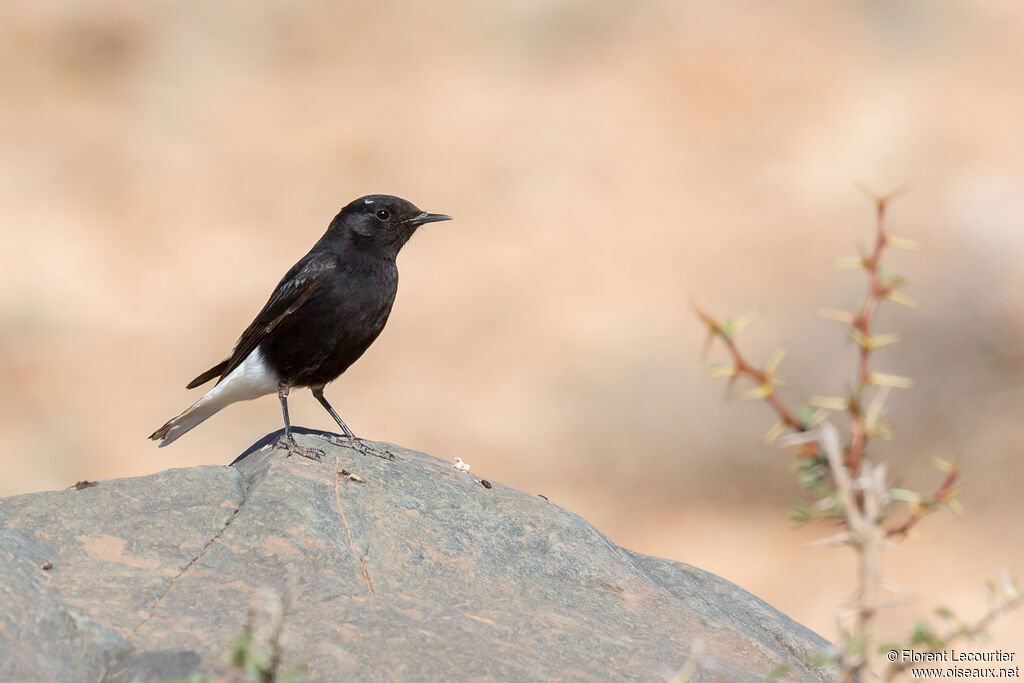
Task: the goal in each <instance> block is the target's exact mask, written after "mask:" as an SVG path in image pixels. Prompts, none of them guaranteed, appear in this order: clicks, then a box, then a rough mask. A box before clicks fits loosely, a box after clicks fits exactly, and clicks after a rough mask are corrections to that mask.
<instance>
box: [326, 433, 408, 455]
mask: <svg viewBox="0 0 1024 683" xmlns="http://www.w3.org/2000/svg"><path fill="white" fill-rule="evenodd" d="M322 436H323V439H324V440H325V441H327V442H328V443H330V444H332V445H334V446H340V447H342V448H353V449H355V450H357V451H359V452H360V453H362V454H363V455H373V456H376V457H378V458H383V459H385V460H394V459H395V456H394V455H393V454H391V453H390V452H388V451H385V450H382V449H380V448H376V447H375V446H369V445H367V444H366V443H365V442H364V441H363V440H362V439H360V438H359V437H355V438H350V437H347V436H337V435H335V434H324V435H322Z"/></svg>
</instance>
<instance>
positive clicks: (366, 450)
mask: <svg viewBox="0 0 1024 683" xmlns="http://www.w3.org/2000/svg"><path fill="white" fill-rule="evenodd" d="M312 391H313V395H314V396H316V400H318V401H320V405H322V406H323V407H324V408H326V409H327V412H328V413H330V414H331V417H333V418H334V421H335V422H337V423H338V426H339V427H341V431H343V432H345V437H344V439H345V441H344V442H342V441H340V440H339V439H338V438H337V437H334V436H326V435H325V436H324V438H325V439H327V440H328V441H330V442H331V443H332V444H334V445H336V446H351V447H352V448H354V449H356V450H357V451H359V452H360V453H362V454H363V455H375V456H377V457H378V458H385V459H387V460H394V459H395V456H393V455H391V453H388V452H387V451H382V450H381V449H379V448H374V447H373V446H368V445H366V443H364V442H363V440H362V439H360V438H358V437H356V435H355V434H353V433H352V430H351V429H349V428H348V425H347V424H345V421H344V420H342V419H341V416H340V415H338V413H337V411H335V410H334V408H332V407H331V404H330V403H328V402H327V397H325V396H324V388H323V387H315V388H313V389H312Z"/></svg>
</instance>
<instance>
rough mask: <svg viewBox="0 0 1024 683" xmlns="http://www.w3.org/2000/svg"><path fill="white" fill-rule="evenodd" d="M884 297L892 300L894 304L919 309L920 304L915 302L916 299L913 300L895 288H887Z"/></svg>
mask: <svg viewBox="0 0 1024 683" xmlns="http://www.w3.org/2000/svg"><path fill="white" fill-rule="evenodd" d="M885 298H886V299H888V300H889V301H891V302H893V303H894V304H900V305H901V306H906V307H907V308H913V309H914V310H920V309H921V304H919V303H917V301H915V300H914V299H913V298H911V297H910V296H908V295H906V294H904V293H903V292H900V291H897V290H895V289H892V290H889V292H888V293H887V294H886V295H885Z"/></svg>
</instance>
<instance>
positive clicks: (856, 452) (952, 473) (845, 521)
mask: <svg viewBox="0 0 1024 683" xmlns="http://www.w3.org/2000/svg"><path fill="white" fill-rule="evenodd" d="M904 191H905V190H904V189H899V190H896V191H895V192H891V193H889V194H887V195H884V196H877V195H874V194H872V193H871V192H868V191H866V190H865V192H866V193H867V194H868V196H869V197H870V198H871V200H872V201H873V203H874V206H875V212H876V226H875V235H874V242H873V244H872V246H871V248H870V249H866V250H862V251H861V253H860V254H859V255H858V256H855V257H851V258H845V259H840V260H839V262H838V263H837V265H839V266H840V267H847V268H858V269H861V270H863V271H864V273H865V275H866V276H867V293H866V295H865V296H864V298H863V299H862V300H861V302H860V304H859V305H858V306H857V308H856V310H854V311H852V312H851V311H839V310H831V309H823V310H822V311H821V314H822V316H823V317H825V318H828V319H831V320H835V321H838V322H840V323H841V324H842V325H844V327H845V328H846V333H847V335H848V336H849V337H850V338H851V339H852V340H853V342H854V343H855V344H857V346H858V355H857V358H858V360H857V365H856V368H855V371H854V377H853V382H852V384H851V388H850V390H849V391H848V393H847V395H846V396H841V397H832V396H811V397H809V398H808V399H807V400H806V401H804V403H803V404H802V405H801V406H800V408H799V410H796V411H794V410H791V409H790V408H789V407H788V405H787V404H786V402H785V401H784V400H783V398H782V397H781V396H780V395H779V393H778V391H777V387H779V386H781V385H782V384H783V382H782V378H781V376H780V375H779V367H780V365H781V363H782V359H783V356H784V355H785V354H784V352H783V351H781V350H780V351H776V352H775V353H774V354H773V355H772V357H771V358H770V360H769V361H768V362H767V363H766V364H765V365H764V367H758V366H756V365H754V364H752V363H751V362H749V361H748V360H747V359H746V358H745V357H744V356H743V354H742V353H741V352H740V350H739V347H738V346H737V342H736V337H737V335H738V334H739V332H740V331H741V330H742V329H743V328H744V327H746V326H747V325H748V324H749V323H750V322H751V320H752V318H751V316H745V317H742V318H738V319H726V320H719V319H717V318H714V317H712V316H711V315H710V314H708V313H707V312H706V311H705V310H704V309H702V308H701V307H700V306H697V305H696V304H694V310H695V311H696V313H697V316H698V317H699V318H700V320H701V322H702V323H703V324H704V326H705V327H706V328H707V333H708V335H707V344H706V347H705V353H706V352H707V350H708V348H709V347H710V346H711V345H712V344H713V343H714V342H715V341H716V340H717V341H719V342H720V343H721V345H722V346H724V348H725V350H726V352H727V353H728V356H729V361H728V362H726V363H717V364H712V365H711V366H710V368H709V374H710V375H711V376H712V377H724V378H727V379H728V381H729V383H730V389H731V387H732V386H733V385H734V384H735V383H736V382H737V381H738V380H740V379H744V380H747V381H749V382H751V383H752V384H753V387H752V388H750V389H747V390H746V391H744V392H743V393H742V394H741V397H742V398H746V399H755V400H762V401H764V402H765V403H767V404H768V406H769V407H770V408H771V409H772V410H773V411H774V413H775V415H776V416H777V418H778V421H777V422H776V424H775V425H774V426H773V427H772V428H771V429H770V430H769V431H768V433H767V434H765V437H764V440H765V442H766V443H772V442H779V443H780V444H781V445H783V446H784V447H786V448H788V449H790V450H792V452H793V453H794V456H795V458H796V463H795V465H796V466H795V472H796V476H797V480H798V482H799V484H800V486H801V488H802V489H803V490H804V491H805V492H806V493H807V495H808V500H806V501H802V502H800V503H798V504H797V505H796V506H794V508H793V512H792V516H793V519H795V520H797V521H800V522H809V521H815V520H830V521H832V522H833V523H836V522H838V523H839V524H840V525H841V526H842V528H843V530H842V531H841V532H839V533H837V534H834V535H832V536H830V537H828V538H824V539H822V540H821V541H819V542H818V544H817V545H820V546H823V547H827V546H848V547H850V548H852V549H853V550H854V552H855V556H856V561H857V587H856V590H855V592H854V596H853V598H852V599H851V600H850V602H849V603H848V604H845V605H843V606H842V607H841V608H840V610H839V612H838V615H837V617H838V624H839V638H838V643H837V645H836V648H835V650H834V651H832V652H828V653H820V656H818V657H817V661H816V662H815V664H816V665H819V666H825V665H831V666H836V665H837V666H838V667H839V669H840V671H841V672H842V679H843V680H844V681H858V682H859V681H862V680H869V679H880V678H881V679H884V680H891V679H893V678H895V677H896V676H898V675H899V674H900V673H902V672H904V671H905V670H906V668H907V667H908V666H909V664H904V663H902V662H896V663H892V662H891V660H890V659H887V658H886V657H885V656H884V655H885V654H887V653H891V651H893V650H895V651H896V652H900V651H902V650H903V649H904V648H908V649H914V650H916V651H918V652H939V651H941V650H943V649H946V648H948V647H949V645H950V643H951V642H953V641H955V640H957V639H961V638H977V637H979V636H981V635H983V634H984V632H985V629H986V628H987V627H988V626H989V625H990V624H991V623H992V621H994V620H995V619H996V618H998V616H999V615H1001V614H1002V613H1003V612H1005V611H1006V610H1009V609H1012V608H1014V607H1017V606H1018V605H1020V603H1021V597H1020V594H1019V592H1018V590H1017V588H1016V586H1015V585H1014V583H1013V582H1012V581H1011V580H1010V579H1009V577H1004V579H1003V581H1002V582H1001V584H1000V585H999V586H998V587H996V586H991V587H990V598H991V600H990V602H991V604H990V606H989V610H988V611H987V612H986V613H985V614H984V616H983V617H982V618H980V619H979V620H977V621H975V622H973V623H967V622H963V621H961V620H959V619H957V617H956V615H954V614H953V613H952V612H951V611H949V610H948V609H941V610H940V611H939V612H938V613H937V614H938V616H939V617H940V618H941V619H942V620H943V622H944V626H943V628H942V629H941V630H939V631H936V630H935V629H933V628H932V627H931V626H930V625H929V624H928V622H926V621H920V622H918V623H917V624H915V626H914V627H913V629H912V631H911V633H910V634H909V635H908V637H907V638H906V640H905V642H903V643H889V644H885V645H881V646H877V645H875V644H873V632H872V626H873V621H874V618H875V616H876V614H877V613H878V611H879V610H882V609H884V608H886V607H891V606H894V605H896V604H898V603H899V600H898V599H892V598H886V597H884V596H883V593H884V592H889V593H893V592H895V593H897V594H898V593H900V592H905V591H901V589H899V587H897V586H895V585H894V584H892V583H891V582H888V581H885V580H884V579H883V575H882V554H883V552H885V551H887V550H890V549H892V547H893V546H894V545H895V544H897V543H899V542H900V541H902V540H904V539H905V538H906V536H907V534H908V533H909V532H910V531H911V529H913V527H914V526H915V525H916V524H917V523H918V522H919V521H920V520H921V519H922V518H924V517H925V516H926V515H928V514H930V513H932V512H935V511H936V510H939V509H941V508H943V507H946V508H949V509H951V510H952V511H953V512H954V513H957V514H959V513H960V505H959V503H958V502H957V498H956V496H957V492H958V490H959V485H958V479H959V471H958V468H957V465H956V463H955V462H948V461H945V460H936V462H935V464H936V467H937V468H938V469H939V470H940V472H941V474H942V476H941V479H940V482H939V484H938V486H937V487H936V488H935V489H934V491H933V492H932V493H931V494H928V495H925V494H920V493H917V492H915V491H911V490H909V489H904V488H896V487H893V486H890V485H889V483H888V481H889V478H888V471H887V468H886V466H885V464H884V463H881V462H874V461H872V460H871V459H870V458H869V455H868V451H869V446H870V444H871V443H872V441H874V440H876V439H889V438H892V431H891V429H890V426H889V423H888V421H887V419H886V413H885V404H886V401H887V399H888V397H889V393H890V391H891V390H892V389H907V388H910V387H911V386H912V385H913V381H912V380H911V379H910V378H908V377H903V376H900V375H895V374H890V373H887V372H879V371H878V370H876V369H875V368H874V366H873V361H874V352H875V351H876V350H878V349H880V348H882V347H885V346H888V345H890V344H894V343H897V342H899V341H900V336H899V334H897V333H894V332H884V333H878V332H876V331H875V330H874V329H873V327H874V326H873V323H874V320H875V314H876V313H877V311H878V308H879V306H881V305H882V304H883V303H886V302H891V303H896V304H901V305H904V306H908V307H910V308H917V307H918V306H917V303H916V302H915V301H914V300H913V299H911V298H910V297H909V296H907V295H906V294H905V293H904V291H903V289H904V286H905V285H906V280H904V278H902V277H900V276H899V275H895V274H893V273H890V272H888V271H887V270H886V269H885V268H884V266H883V264H882V259H883V256H884V255H885V254H886V251H887V250H888V249H916V248H917V245H916V244H915V243H914V242H913V241H911V240H908V239H905V238H902V237H897V236H895V235H892V234H890V233H889V231H888V230H887V228H886V212H887V210H888V208H889V205H890V203H891V202H892V201H893V200H894V199H895V198H896V197H897V196H899V195H901V194H902V193H903V192H904ZM829 412H835V413H838V414H841V415H843V416H845V422H846V429H845V436H844V437H841V436H840V433H839V431H838V430H837V429H836V428H835V427H833V426H832V424H831V422H830V420H829V419H828V415H829ZM775 675H776V676H778V675H779V674H777V673H776V674H775Z"/></svg>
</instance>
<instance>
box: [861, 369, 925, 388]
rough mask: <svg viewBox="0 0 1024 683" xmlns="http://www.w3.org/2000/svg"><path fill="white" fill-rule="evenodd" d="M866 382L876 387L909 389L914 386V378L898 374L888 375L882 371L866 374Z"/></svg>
mask: <svg viewBox="0 0 1024 683" xmlns="http://www.w3.org/2000/svg"><path fill="white" fill-rule="evenodd" d="M868 384H874V385H875V386H877V387H893V388H894V389H910V388H911V387H913V386H914V380H912V379H911V378H909V377H902V376H900V375H889V374H886V373H883V372H872V373H871V374H870V375H868Z"/></svg>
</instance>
